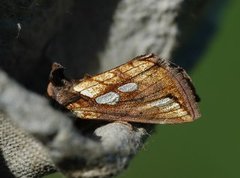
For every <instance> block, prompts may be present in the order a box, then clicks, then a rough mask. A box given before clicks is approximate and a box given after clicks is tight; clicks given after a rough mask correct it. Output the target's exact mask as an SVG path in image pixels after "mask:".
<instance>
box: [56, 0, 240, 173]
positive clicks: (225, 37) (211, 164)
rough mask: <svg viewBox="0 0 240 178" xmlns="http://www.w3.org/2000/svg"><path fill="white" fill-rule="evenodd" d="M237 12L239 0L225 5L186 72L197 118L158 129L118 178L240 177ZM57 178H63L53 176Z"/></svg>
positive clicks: (239, 26)
mask: <svg viewBox="0 0 240 178" xmlns="http://www.w3.org/2000/svg"><path fill="white" fill-rule="evenodd" d="M239 9H240V1H237V0H231V1H229V2H228V3H226V4H225V7H224V8H223V10H222V12H221V15H220V22H219V23H220V24H219V27H218V29H217V31H216V33H215V34H214V36H213V38H212V40H211V41H210V42H209V43H208V45H207V47H206V50H205V51H204V52H203V54H202V56H201V59H200V60H199V62H198V64H197V65H196V66H195V68H193V69H192V70H191V72H190V75H191V77H192V79H193V82H194V84H195V86H196V88H197V92H198V94H199V95H200V97H201V103H200V108H201V113H202V117H201V118H200V119H199V120H197V121H196V122H194V123H189V124H182V125H160V126H157V129H156V133H154V134H153V135H152V136H151V138H150V139H149V140H148V142H147V143H146V144H145V146H144V148H143V149H142V150H141V152H140V153H139V154H138V155H137V156H136V157H135V158H134V160H133V161H132V162H131V163H130V166H129V168H128V170H127V171H125V172H124V173H122V174H121V175H120V176H119V178H135V177H136V178H146V177H152V178H159V177H164V178H176V177H177V178H192V177H194V178H203V177H204V178H227V177H229V178H239V176H240V172H239V160H240V141H239V136H240V115H239V111H240V104H239V103H240V94H239V93H240V57H239V56H240V35H239V34H240V20H239V19H240V10H239ZM189 53H191V51H189ZM57 177H58V178H60V177H62V176H61V175H59V174H56V175H55V176H52V178H57Z"/></svg>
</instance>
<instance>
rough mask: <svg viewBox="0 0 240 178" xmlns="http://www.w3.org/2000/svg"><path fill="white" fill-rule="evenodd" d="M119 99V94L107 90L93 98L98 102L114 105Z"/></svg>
mask: <svg viewBox="0 0 240 178" xmlns="http://www.w3.org/2000/svg"><path fill="white" fill-rule="evenodd" d="M119 99H120V96H119V95H118V94H117V93H115V92H109V93H106V94H104V95H101V96H99V97H97V98H96V99H95V101H96V102H97V103H98V104H109V105H114V104H116V103H117V102H118V101H119Z"/></svg>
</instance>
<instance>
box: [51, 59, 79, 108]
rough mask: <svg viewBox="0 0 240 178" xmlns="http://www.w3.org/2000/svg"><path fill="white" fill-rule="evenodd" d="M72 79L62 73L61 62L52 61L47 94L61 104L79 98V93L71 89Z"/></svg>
mask: <svg viewBox="0 0 240 178" xmlns="http://www.w3.org/2000/svg"><path fill="white" fill-rule="evenodd" d="M72 86H73V81H71V80H69V79H67V78H66V77H65V75H64V67H63V66H62V65H61V64H58V63H53V64H52V70H51V72H50V74H49V84H48V87H47V95H48V96H49V97H50V98H52V99H53V100H56V101H57V102H58V103H59V104H61V105H67V104H69V103H70V102H73V101H75V100H77V99H79V94H78V93H77V92H74V90H73V89H72Z"/></svg>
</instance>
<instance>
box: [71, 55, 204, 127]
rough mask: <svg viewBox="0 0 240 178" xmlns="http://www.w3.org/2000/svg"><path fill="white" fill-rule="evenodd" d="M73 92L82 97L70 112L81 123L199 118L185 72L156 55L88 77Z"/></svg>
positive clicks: (140, 58)
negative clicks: (81, 120) (89, 121)
mask: <svg viewBox="0 0 240 178" xmlns="http://www.w3.org/2000/svg"><path fill="white" fill-rule="evenodd" d="M73 89H74V90H75V91H76V92H79V93H80V95H82V97H81V98H80V99H79V100H78V101H76V102H74V103H70V104H69V105H67V108H68V109H69V110H71V111H73V112H74V113H75V114H76V115H77V116H78V117H80V118H82V119H102V120H111V121H112V120H116V121H117V120H118V121H128V122H142V123H160V124H165V123H181V122H190V121H193V120H194V119H196V118H198V117H199V116H200V113H199V111H198V106H197V101H196V100H197V96H196V94H195V90H194V88H193V86H192V83H191V81H190V78H189V77H188V75H187V74H186V72H185V71H184V70H183V69H181V68H179V67H177V66H175V65H173V64H170V63H168V62H166V61H164V60H161V59H159V58H158V57H156V56H155V55H153V54H150V55H144V56H139V57H136V58H134V59H133V60H131V61H130V62H128V63H126V64H123V65H121V66H119V67H117V68H114V69H112V70H109V71H107V72H104V73H102V74H99V75H96V76H93V77H89V78H87V79H85V80H83V81H81V82H80V83H78V84H76V85H75V86H74V87H73Z"/></svg>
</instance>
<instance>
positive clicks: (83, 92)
mask: <svg viewBox="0 0 240 178" xmlns="http://www.w3.org/2000/svg"><path fill="white" fill-rule="evenodd" d="M80 93H81V94H82V95H85V96H88V97H90V98H92V97H93V96H94V94H93V93H91V92H90V91H89V90H83V91H81V92H80Z"/></svg>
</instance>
